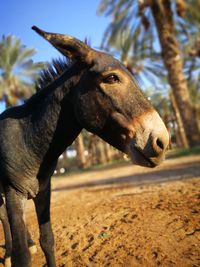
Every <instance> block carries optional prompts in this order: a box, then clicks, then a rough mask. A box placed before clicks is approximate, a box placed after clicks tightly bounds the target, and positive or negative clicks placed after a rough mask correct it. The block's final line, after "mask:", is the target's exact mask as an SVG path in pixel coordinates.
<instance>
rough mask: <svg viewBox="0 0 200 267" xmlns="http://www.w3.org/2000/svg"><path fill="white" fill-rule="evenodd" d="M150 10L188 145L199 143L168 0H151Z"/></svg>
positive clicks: (199, 139)
mask: <svg viewBox="0 0 200 267" xmlns="http://www.w3.org/2000/svg"><path fill="white" fill-rule="evenodd" d="M151 10H152V13H153V16H154V19H155V24H156V27H157V31H158V36H159V40H160V45H161V49H162V57H163V61H164V64H165V66H166V69H167V71H168V80H169V83H170V85H171V87H172V90H173V94H174V97H175V100H176V103H177V107H178V109H179V113H180V116H181V119H182V122H183V127H184V129H185V133H186V137H187V139H188V143H189V145H190V146H195V145H198V144H199V143H200V138H199V131H198V127H197V123H196V120H195V114H194V111H193V109H192V106H191V101H190V94H189V90H188V87H187V82H186V78H185V76H184V74H183V62H182V58H181V51H180V47H179V43H178V41H177V39H176V35H175V28H174V22H173V14H172V10H171V1H170V0H153V1H152V4H151Z"/></svg>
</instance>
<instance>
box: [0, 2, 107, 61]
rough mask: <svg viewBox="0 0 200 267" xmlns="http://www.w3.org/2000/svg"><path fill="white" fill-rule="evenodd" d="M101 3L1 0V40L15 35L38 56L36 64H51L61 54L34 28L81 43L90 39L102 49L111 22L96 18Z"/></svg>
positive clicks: (100, 17)
mask: <svg viewBox="0 0 200 267" xmlns="http://www.w3.org/2000/svg"><path fill="white" fill-rule="evenodd" d="M99 3H100V0H85V1H83V0H74V1H70V0H56V1H53V0H34V1H28V0H1V4H0V10H1V11H0V37H1V36H2V35H3V34H5V35H7V34H13V35H15V36H17V37H19V38H20V39H21V40H22V43H23V44H25V45H26V46H28V47H34V48H35V49H36V50H37V54H36V55H35V57H34V61H50V60H51V59H52V57H56V56H57V55H58V52H57V51H56V50H55V49H54V48H53V47H52V46H51V45H49V44H48V43H47V42H46V41H45V40H44V39H42V38H41V37H40V36H39V35H37V34H36V33H35V32H34V31H33V30H31V27H32V26H33V25H36V26H38V27H40V28H41V29H44V30H46V31H50V32H57V33H66V34H69V35H72V36H75V37H77V38H79V39H81V40H84V39H85V37H88V38H89V39H90V40H91V45H92V46H93V47H99V46H100V44H101V40H102V37H103V34H104V31H105V29H106V26H107V25H108V22H109V19H108V18H105V17H104V16H98V15H97V12H96V11H97V8H98V5H99Z"/></svg>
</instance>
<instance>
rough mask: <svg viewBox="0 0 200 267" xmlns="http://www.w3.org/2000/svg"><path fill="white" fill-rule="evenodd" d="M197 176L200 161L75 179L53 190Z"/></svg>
mask: <svg viewBox="0 0 200 267" xmlns="http://www.w3.org/2000/svg"><path fill="white" fill-rule="evenodd" d="M197 177H200V162H192V163H187V164H180V165H176V167H173V168H172V169H164V170H155V171H151V172H145V173H134V174H133V175H128V176H120V177H115V178H113V177H112V178H109V177H108V178H105V179H98V180H95V177H94V180H93V181H88V182H83V183H76V180H75V179H74V184H71V185H66V186H62V187H56V188H54V190H53V191H54V192H58V191H67V190H74V189H81V188H86V187H87V188H92V187H97V186H112V187H113V186H114V187H115V188H116V187H118V186H120V187H121V186H131V185H132V186H133V185H135V186H136V185H137V186H140V185H144V184H150V183H160V182H168V181H173V180H182V179H189V178H197Z"/></svg>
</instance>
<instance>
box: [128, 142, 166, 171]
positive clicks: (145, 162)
mask: <svg viewBox="0 0 200 267" xmlns="http://www.w3.org/2000/svg"><path fill="white" fill-rule="evenodd" d="M127 154H128V155H129V157H130V158H131V161H132V163H133V164H136V165H140V166H143V167H148V168H154V167H156V166H158V165H160V163H161V162H163V160H164V156H162V157H158V158H154V157H153V158H149V157H147V156H146V155H145V154H144V153H143V152H142V150H140V149H138V148H137V147H131V148H129V149H128V152H127Z"/></svg>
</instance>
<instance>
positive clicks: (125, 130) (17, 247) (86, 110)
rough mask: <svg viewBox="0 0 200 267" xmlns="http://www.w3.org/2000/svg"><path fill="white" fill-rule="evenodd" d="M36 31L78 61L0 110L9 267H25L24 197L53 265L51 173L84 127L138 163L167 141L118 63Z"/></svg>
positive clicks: (154, 158)
mask: <svg viewBox="0 0 200 267" xmlns="http://www.w3.org/2000/svg"><path fill="white" fill-rule="evenodd" d="M35 30H36V31H37V32H39V33H40V34H41V35H43V36H44V37H45V38H46V39H48V40H49V41H50V42H51V43H52V44H53V45H54V46H55V47H56V48H57V49H59V50H60V51H61V52H62V53H63V54H65V55H67V56H69V57H71V58H72V59H73V60H75V62H74V63H73V64H72V65H71V66H70V67H69V68H64V69H65V71H63V67H62V65H59V64H57V65H54V68H56V69H57V71H58V69H61V70H62V71H61V72H62V74H61V76H60V77H58V78H57V79H53V78H51V77H52V76H54V74H53V71H52V69H51V70H49V71H47V72H46V74H45V77H46V78H44V80H46V81H47V80H48V79H49V78H50V81H51V82H50V83H49V84H48V85H47V86H44V88H43V89H42V90H41V91H39V92H38V93H37V94H35V95H34V96H33V97H31V98H30V99H29V100H28V101H27V102H26V103H25V104H24V105H22V106H20V107H15V108H11V109H8V110H7V111H5V112H4V113H2V114H1V115H0V144H1V145H0V160H1V161H0V183H1V184H2V187H3V191H4V194H5V198H6V207H7V211H8V217H9V222H10V226H11V233H12V240H13V241H12V265H13V266H14V267H27V266H30V255H29V250H28V242H27V239H28V236H27V235H28V234H27V230H26V226H25V223H24V220H23V216H24V210H23V203H24V200H26V199H27V198H33V200H34V203H35V207H36V212H37V217H38V222H39V226H40V244H41V247H42V249H43V251H44V253H45V256H46V260H47V264H48V266H51V267H55V257H54V251H53V245H54V241H53V234H52V230H51V223H50V211H49V208H50V178H51V176H52V174H53V171H54V169H55V166H56V162H57V159H58V157H59V155H60V154H61V153H62V152H63V151H64V150H65V149H66V148H67V146H69V145H70V144H71V143H72V142H73V141H74V139H75V138H76V137H77V135H78V134H79V133H80V131H81V130H82V128H86V129H87V130H89V131H91V132H93V133H95V134H97V135H99V136H100V137H101V138H103V139H104V140H105V141H107V142H108V143H110V144H111V145H113V146H115V147H116V148H118V149H120V150H122V151H123V152H125V153H129V154H130V155H131V157H132V160H133V161H134V162H135V163H136V164H140V165H144V166H149V167H154V166H156V165H158V164H159V163H160V161H161V160H162V158H163V155H164V152H165V150H166V147H167V145H168V141H169V137H168V133H167V131H166V129H165V127H164V124H163V123H162V121H161V119H160V118H159V116H158V115H157V113H156V112H155V111H154V110H153V108H152V106H151V105H150V103H149V102H148V101H147V100H146V99H145V98H144V96H143V95H142V94H141V92H140V90H139V88H138V86H137V84H136V83H135V82H134V80H133V78H132V77H131V75H130V73H128V71H127V70H126V69H125V68H124V67H123V65H122V64H121V63H120V62H118V61H117V60H115V59H113V58H112V57H111V56H109V55H107V54H104V53H100V52H97V51H94V50H92V49H90V48H89V47H87V46H86V45H84V44H83V43H81V42H80V41H77V40H74V39H73V38H71V37H70V38H69V37H66V36H63V35H56V34H49V33H45V32H42V31H41V30H39V29H37V28H35ZM52 38H53V39H52ZM52 80H54V81H52ZM43 84H44V83H43ZM154 123H155V124H156V125H155V124H154ZM153 124H154V125H153ZM155 126H156V127H157V128H158V129H157V130H156V129H154V128H155ZM16 211H17V212H16Z"/></svg>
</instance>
